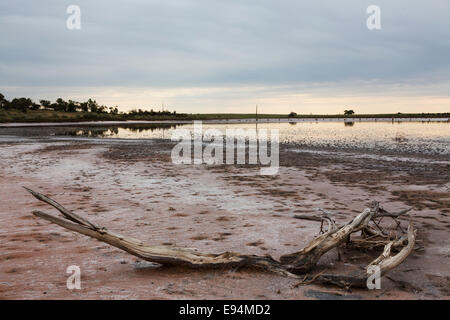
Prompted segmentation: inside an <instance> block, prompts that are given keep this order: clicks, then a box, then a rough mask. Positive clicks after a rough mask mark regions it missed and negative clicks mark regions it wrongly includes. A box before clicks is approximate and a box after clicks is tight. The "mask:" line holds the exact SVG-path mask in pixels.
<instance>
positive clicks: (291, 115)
mask: <svg viewBox="0 0 450 320" xmlns="http://www.w3.org/2000/svg"><path fill="white" fill-rule="evenodd" d="M296 116H297V113H295V112H294V111H292V112H291V113H289V118H294V117H296Z"/></svg>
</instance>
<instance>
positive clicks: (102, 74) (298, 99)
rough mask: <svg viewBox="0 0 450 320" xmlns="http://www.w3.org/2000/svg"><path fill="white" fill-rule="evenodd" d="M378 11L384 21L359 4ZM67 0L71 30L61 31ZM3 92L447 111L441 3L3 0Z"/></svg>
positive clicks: (221, 106)
mask: <svg viewBox="0 0 450 320" xmlns="http://www.w3.org/2000/svg"><path fill="white" fill-rule="evenodd" d="M372 4H375V5H378V6H379V7H380V8H381V30H368V28H367V27H366V20H367V18H368V16H369V15H368V14H367V13H366V9H367V7H368V6H369V5H372ZM69 5H78V6H79V7H80V9H81V30H69V29H68V28H67V27H66V20H67V18H68V17H69V14H67V13H66V9H67V7H68V6H69ZM0 39H1V42H0V92H1V93H3V94H5V95H6V97H7V98H9V99H11V98H13V97H18V96H27V97H32V98H33V99H35V100H38V99H42V98H45V99H56V98H58V97H63V98H65V99H75V100H85V99H87V98H89V97H93V98H96V99H97V101H98V102H100V103H103V104H107V105H119V107H120V108H121V109H122V110H129V109H131V108H138V107H140V108H150V107H156V106H161V104H162V103H164V104H165V106H166V108H169V109H172V110H174V109H175V110H177V111H179V112H253V111H254V109H255V105H256V104H258V105H259V106H260V107H259V108H260V112H264V113H285V112H289V111H296V112H297V113H341V112H342V111H343V110H344V109H347V108H348V107H352V108H353V109H355V111H357V112H361V113H370V112H374V113H379V112H450V1H448V0H427V1H425V0H417V1H412V0H395V1H392V0H390V1H385V0H373V1H364V0H341V1H337V0H328V1H327V0H322V1H312V0H310V1H300V0H296V1H284V0H277V1H275V0H272V1H265V0H254V1H245V0H241V1H234V0H226V1H214V0H177V1H174V0H159V1H156V0H129V1H111V0H108V1H106V0H101V1H92V0H90V1H87V0H86V1H77V0H72V1H62V0H40V1H35V0H34V1H33V0H28V1H23V0H14V1H2V2H0Z"/></svg>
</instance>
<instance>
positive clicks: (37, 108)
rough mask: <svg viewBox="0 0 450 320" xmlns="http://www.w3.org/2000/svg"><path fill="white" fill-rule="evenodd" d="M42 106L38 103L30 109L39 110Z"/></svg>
mask: <svg viewBox="0 0 450 320" xmlns="http://www.w3.org/2000/svg"><path fill="white" fill-rule="evenodd" d="M40 107H41V106H40V105H39V104H37V103H36V102H33V103H32V104H31V106H30V107H29V108H30V109H31V110H39V108H40Z"/></svg>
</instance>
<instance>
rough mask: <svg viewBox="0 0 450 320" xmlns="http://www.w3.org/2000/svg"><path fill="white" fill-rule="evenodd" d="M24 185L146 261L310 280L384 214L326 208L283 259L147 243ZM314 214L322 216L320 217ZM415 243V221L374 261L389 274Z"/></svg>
mask: <svg viewBox="0 0 450 320" xmlns="http://www.w3.org/2000/svg"><path fill="white" fill-rule="evenodd" d="M25 189H26V190H27V191H28V192H30V193H31V194H32V195H33V196H34V197H35V198H36V199H38V200H40V201H43V202H45V203H47V204H49V205H51V206H52V207H54V208H56V209H57V210H58V211H59V212H60V213H61V214H62V217H56V216H53V215H49V214H47V213H44V212H41V211H33V214H34V215H35V216H36V217H39V218H42V219H44V220H47V221H50V222H52V223H54V224H57V225H59V226H61V227H63V228H66V229H68V230H72V231H75V232H78V233H81V234H83V235H86V236H88V237H91V238H95V239H97V240H99V241H102V242H105V243H108V244H110V245H112V246H114V247H116V248H119V249H122V250H124V251H126V252H128V253H130V254H132V255H134V256H137V257H139V258H141V259H143V260H146V261H150V262H156V263H159V264H162V265H184V266H187V267H191V268H216V267H230V268H231V267H254V268H259V269H263V270H267V271H270V272H275V273H278V274H281V275H283V276H288V277H293V278H297V279H303V280H305V276H300V275H301V274H303V275H304V274H307V273H309V272H310V271H311V270H312V269H313V268H314V267H315V266H316V264H317V262H318V261H319V259H320V257H321V256H323V255H324V254H325V253H326V252H328V251H329V250H331V249H333V248H335V247H337V246H339V245H340V244H341V243H343V242H344V241H348V239H349V237H350V235H351V234H353V233H355V232H357V231H361V230H364V229H366V228H367V227H368V225H369V222H371V221H372V220H373V219H374V217H380V207H379V206H378V203H374V206H373V208H367V209H365V210H364V211H363V212H362V213H360V214H359V215H358V216H356V217H355V218H354V219H353V220H352V221H350V222H349V223H347V224H346V225H344V226H342V227H337V226H336V224H335V222H334V220H333V219H332V217H331V215H330V214H329V213H328V212H324V215H323V216H322V217H321V218H320V221H322V222H323V221H327V222H328V229H327V231H326V232H325V233H324V234H321V235H319V236H317V237H316V238H315V239H313V240H312V241H311V242H310V243H309V245H308V246H306V247H305V248H304V249H303V250H301V251H299V252H295V253H291V254H288V255H284V256H282V257H281V258H280V261H277V260H275V259H273V258H272V257H270V256H268V255H266V256H256V255H246V254H241V253H236V252H224V253H220V254H208V253H201V252H198V251H196V250H192V249H185V248H178V247H169V246H152V245H148V244H144V243H143V242H142V241H140V240H137V239H133V238H130V237H127V236H122V235H119V234H116V233H114V232H111V231H109V230H108V229H107V228H105V227H101V226H98V225H96V224H94V223H92V222H90V221H88V220H86V219H84V218H82V217H80V216H79V215H77V214H75V213H73V212H71V211H69V210H68V209H66V208H64V207H63V206H62V205H60V204H59V203H57V202H56V201H54V200H52V199H50V198H49V197H47V196H45V195H43V194H40V193H38V192H35V191H33V190H31V189H28V188H25ZM315 220H316V221H319V219H315ZM405 243H406V244H405ZM414 243H415V231H414V229H413V227H412V224H411V223H410V225H409V228H408V235H407V237H406V238H402V239H401V241H400V240H396V241H391V242H389V243H387V244H386V247H385V250H384V251H383V253H382V254H381V255H380V257H378V258H377V259H376V260H374V261H373V262H372V263H371V264H370V265H377V266H379V267H380V269H381V273H382V274H385V273H386V272H388V271H390V270H392V269H393V268H395V267H396V266H398V265H399V264H400V263H401V262H402V261H403V260H404V259H405V258H406V257H407V256H408V255H409V254H410V253H411V251H412V249H413V247H414ZM399 246H403V249H401V250H400V251H399V252H398V253H397V254H396V255H393V256H391V251H392V250H391V249H392V248H393V247H399ZM365 278H366V277H364V276H358V277H352V276H340V275H326V274H320V275H318V276H315V277H314V279H312V280H314V281H315V282H321V283H329V284H334V285H338V286H341V287H349V286H353V287H363V286H365ZM309 280H311V279H309Z"/></svg>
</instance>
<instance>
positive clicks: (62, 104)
mask: <svg viewBox="0 0 450 320" xmlns="http://www.w3.org/2000/svg"><path fill="white" fill-rule="evenodd" d="M53 107H54V109H55V110H56V111H62V112H66V111H67V102H66V101H64V100H63V99H62V98H58V99H56V103H54V104H53Z"/></svg>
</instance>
